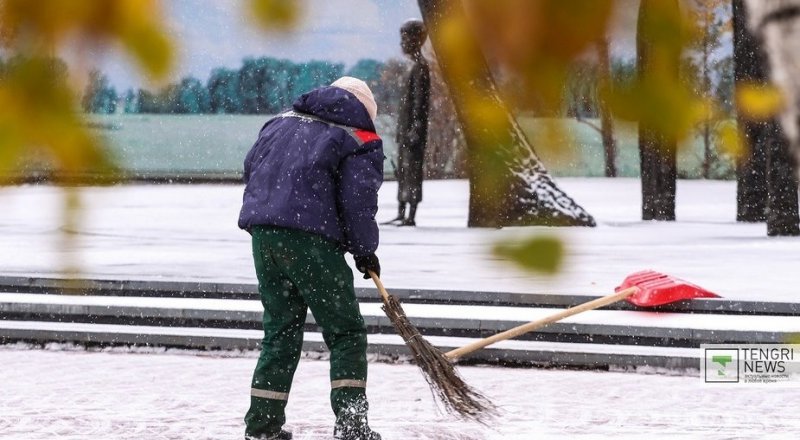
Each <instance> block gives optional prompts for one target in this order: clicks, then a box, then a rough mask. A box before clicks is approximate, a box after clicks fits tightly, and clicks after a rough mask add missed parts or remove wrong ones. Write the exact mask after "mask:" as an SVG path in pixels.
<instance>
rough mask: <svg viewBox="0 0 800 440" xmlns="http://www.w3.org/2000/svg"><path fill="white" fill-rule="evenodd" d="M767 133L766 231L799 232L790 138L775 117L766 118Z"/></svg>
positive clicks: (799, 223) (780, 234) (794, 233)
mask: <svg viewBox="0 0 800 440" xmlns="http://www.w3.org/2000/svg"><path fill="white" fill-rule="evenodd" d="M767 133H769V139H768V140H767V144H766V149H767V235H769V236H771V237H772V236H794V235H800V215H798V205H797V177H796V175H795V173H794V167H793V166H792V159H793V158H792V155H791V153H790V152H789V139H787V138H786V136H785V135H784V133H783V129H782V128H781V125H780V124H779V123H778V121H777V119H773V120H771V121H769V122H768V125H767Z"/></svg>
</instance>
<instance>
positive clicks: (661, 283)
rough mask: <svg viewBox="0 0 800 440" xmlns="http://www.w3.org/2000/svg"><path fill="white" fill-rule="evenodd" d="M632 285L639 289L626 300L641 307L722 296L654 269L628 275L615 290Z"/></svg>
mask: <svg viewBox="0 0 800 440" xmlns="http://www.w3.org/2000/svg"><path fill="white" fill-rule="evenodd" d="M630 287H638V288H639V290H638V291H637V292H636V293H634V294H633V295H631V296H629V297H628V298H626V300H627V301H628V302H629V303H632V304H635V305H637V306H639V307H655V306H660V305H664V304H669V303H673V302H676V301H682V300H686V299H694V298H719V297H720V296H719V295H717V294H715V293H713V292H709V291H708V290H706V289H703V288H702V287H700V286H698V285H696V284H692V283H690V282H688V281H685V280H682V279H680V278H676V277H673V276H671V275H667V274H664V273H661V272H656V271H654V270H643V271H640V272H636V273H632V274H630V275H628V277H627V278H625V281H623V282H622V284H621V285H620V286H619V287H617V288H616V289H615V291H617V292H619V291H620V290H623V289H627V288H630Z"/></svg>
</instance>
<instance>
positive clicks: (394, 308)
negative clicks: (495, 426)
mask: <svg viewBox="0 0 800 440" xmlns="http://www.w3.org/2000/svg"><path fill="white" fill-rule="evenodd" d="M383 311H384V312H385V313H386V316H387V317H388V318H389V320H391V321H392V325H394V328H395V330H396V331H397V333H398V334H399V335H400V336H401V337H402V338H403V340H404V341H405V343H406V346H407V347H408V348H409V350H411V353H412V354H413V355H414V359H415V360H416V362H417V365H418V366H419V368H420V369H421V370H422V373H423V376H424V377H425V380H426V381H427V382H428V385H430V387H431V392H432V393H433V395H434V398H436V399H438V401H440V402H442V403H443V404H444V407H445V409H446V410H447V411H448V412H449V413H455V414H458V415H460V416H462V417H465V418H469V419H473V420H476V421H478V422H484V420H486V419H487V418H490V417H493V416H494V415H495V414H496V411H497V410H496V408H495V406H494V405H493V404H492V403H491V402H490V401H489V399H487V398H486V397H484V396H483V395H482V394H481V393H479V392H478V391H476V390H475V389H473V388H472V387H470V386H469V385H467V383H466V382H464V380H463V379H462V378H461V376H460V375H459V374H458V371H456V369H455V367H454V366H453V364H452V363H451V362H450V360H449V359H448V358H447V356H445V355H444V353H442V352H441V351H439V350H438V349H437V348H436V347H434V346H433V345H431V344H430V342H428V341H427V340H425V338H423V337H422V335H421V334H420V333H419V330H417V328H416V327H414V325H413V324H411V321H409V319H408V317H407V316H406V313H405V311H403V307H402V306H401V305H400V302H399V301H397V299H396V298H395V297H394V296H392V295H389V296H388V298H385V299H384V302H383Z"/></svg>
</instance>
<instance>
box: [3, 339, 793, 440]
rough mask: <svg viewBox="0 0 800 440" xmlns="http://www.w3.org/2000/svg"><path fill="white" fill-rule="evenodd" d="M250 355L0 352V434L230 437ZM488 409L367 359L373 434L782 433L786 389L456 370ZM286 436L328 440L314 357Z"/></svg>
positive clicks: (236, 431)
mask: <svg viewBox="0 0 800 440" xmlns="http://www.w3.org/2000/svg"><path fill="white" fill-rule="evenodd" d="M255 357H256V353H255V352H244V353H233V352H222V353H214V352H199V351H190V350H170V351H165V350H163V349H149V350H148V349H137V350H134V351H133V352H131V351H129V350H127V349H122V348H113V349H104V350H102V351H86V350H84V349H82V348H76V347H72V346H62V345H56V344H54V345H50V346H48V349H46V350H31V349H29V347H28V346H25V345H22V344H16V345H6V346H0V365H2V368H1V369H0V439H3V440H6V439H8V440H11V439H15V440H16V439H19V440H38V439H42V440H44V439H47V440H50V439H64V440H68V439H69V440H78V439H80V440H86V439H89V440H92V439H103V440H116V439H131V440H133V439H137V440H138V439H148V440H161V439H192V440H200V439H215V440H226V439H241V438H242V436H243V435H242V433H243V429H244V425H243V421H242V417H243V415H244V412H245V410H246V408H247V405H248V399H249V397H248V393H249V386H250V383H249V382H250V374H251V372H252V368H253V367H254V365H255ZM460 370H461V372H462V374H463V375H464V376H465V378H466V380H467V381H468V382H469V383H470V384H472V385H473V386H475V387H477V388H479V389H480V390H481V391H483V392H484V393H485V394H486V395H487V396H488V397H490V398H491V399H492V400H493V401H494V402H495V403H496V404H497V405H499V406H500V407H501V410H502V415H501V416H500V417H499V418H498V419H497V420H496V421H495V422H494V423H491V424H490V426H488V427H487V426H482V425H478V424H475V423H469V422H464V421H460V420H457V419H453V418H452V417H449V416H444V415H441V414H440V413H438V412H437V410H436V407H435V404H434V402H433V400H432V397H431V394H430V392H429V390H428V388H427V385H426V383H425V382H424V380H423V379H422V376H421V375H420V373H419V372H418V370H417V367H416V366H414V365H409V364H386V363H377V362H371V363H370V364H369V375H370V376H369V386H368V395H369V398H370V405H371V411H370V421H371V424H372V425H373V426H374V428H375V429H377V430H378V431H379V432H381V433H382V434H383V436H384V439H385V440H395V439H397V440H400V439H402V440H406V439H428V440H479V439H534V438H536V439H540V438H541V439H555V438H570V439H573V438H576V439H590V438H608V437H614V438H617V439H645V438H670V439H673V438H696V439H704V440H713V439H723V438H724V439H752V438H759V439H769V438H773V439H794V438H796V435H797V432H800V415H798V413H797V410H796V402H797V393H796V391H797V390H796V389H794V390H793V389H790V388H784V389H780V388H774V389H769V390H765V389H761V388H742V387H738V386H729V387H723V386H719V387H707V386H705V385H703V384H702V382H701V379H700V378H699V377H696V376H669V375H653V374H637V373H622V372H594V371H565V370H541V369H501V368H494V367H461V369H460ZM287 411H288V424H287V427H288V428H289V429H291V430H293V431H294V434H295V439H297V440H305V439H309V440H310V439H329V438H330V437H331V432H332V425H333V416H332V413H331V410H330V407H329V404H328V363H327V362H326V361H324V360H314V359H308V358H307V359H303V360H302V361H301V362H300V367H299V369H298V372H297V374H296V376H295V382H294V387H293V389H292V392H291V397H290V400H289V405H288V410H287Z"/></svg>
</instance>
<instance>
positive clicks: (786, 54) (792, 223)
mask: <svg viewBox="0 0 800 440" xmlns="http://www.w3.org/2000/svg"><path fill="white" fill-rule="evenodd" d="M745 5H746V9H745V10H746V12H747V22H748V26H749V27H750V31H751V32H752V33H753V34H754V36H755V39H754V41H755V42H756V45H761V46H762V47H763V50H764V52H765V53H766V55H767V59H768V61H769V62H768V63H767V64H764V63H762V66H763V69H764V71H765V72H766V73H767V75H766V76H768V78H764V81H763V83H767V82H768V81H767V79H769V80H771V82H772V83H773V84H775V85H776V86H777V87H778V88H780V90H781V91H782V92H783V96H784V98H785V102H786V105H785V106H784V108H783V110H782V112H781V114H780V116H779V118H778V119H772V120H769V121H767V122H765V123H764V124H765V125H766V127H765V128H764V130H765V131H766V133H767V138H766V139H764V142H765V143H764V148H765V149H766V156H767V235H771V236H774V235H780V236H795V235H800V215H798V192H797V187H798V181H797V156H798V154H800V139H799V138H798V137H799V136H800V0H772V1H768V2H767V1H753V0H746V2H745Z"/></svg>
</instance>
